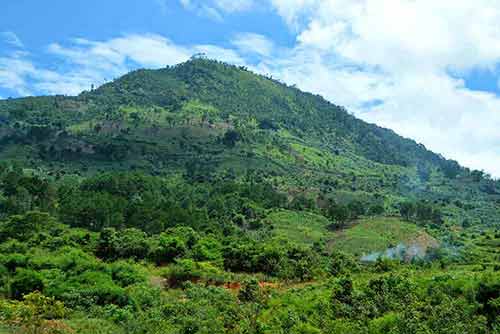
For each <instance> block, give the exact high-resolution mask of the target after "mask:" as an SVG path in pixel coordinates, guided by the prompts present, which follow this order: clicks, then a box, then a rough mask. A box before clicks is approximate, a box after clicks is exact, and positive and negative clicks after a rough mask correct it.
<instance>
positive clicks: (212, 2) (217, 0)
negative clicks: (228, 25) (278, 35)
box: [179, 0, 254, 21]
mask: <svg viewBox="0 0 500 334" xmlns="http://www.w3.org/2000/svg"><path fill="white" fill-rule="evenodd" d="M179 1H180V4H181V5H182V6H183V7H184V8H185V9H187V10H190V11H193V12H195V13H196V14H197V15H200V16H205V17H208V18H210V19H213V20H215V21H222V20H223V16H224V15H225V14H231V13H237V12H244V11H248V10H250V9H252V8H253V6H254V0H209V1H206V0H179Z"/></svg>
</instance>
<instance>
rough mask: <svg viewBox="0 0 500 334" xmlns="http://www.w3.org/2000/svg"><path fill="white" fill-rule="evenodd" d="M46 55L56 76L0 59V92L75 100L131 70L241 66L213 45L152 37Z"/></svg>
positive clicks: (21, 58)
mask: <svg viewBox="0 0 500 334" xmlns="http://www.w3.org/2000/svg"><path fill="white" fill-rule="evenodd" d="M47 51H48V53H49V54H50V55H52V56H54V57H56V58H58V59H59V63H58V66H57V68H58V70H57V71H53V70H47V69H45V68H43V67H39V66H37V65H36V64H35V62H33V61H32V60H31V59H30V57H29V55H28V54H26V53H20V52H18V53H14V54H11V55H10V56H8V57H2V58H0V87H2V88H6V89H9V90H11V91H13V92H15V93H16V94H18V95H30V94H33V93H36V94H69V95H76V94H78V93H80V92H82V91H83V90H86V89H89V88H90V86H91V85H95V86H99V85H101V84H103V83H105V82H106V81H109V80H110V79H114V78H116V77H119V76H121V75H123V74H125V73H127V72H129V71H130V70H132V69H135V68H138V67H148V68H161V67H165V66H167V65H174V64H178V63H181V62H184V61H186V60H188V59H189V58H190V57H191V56H192V55H193V54H195V53H199V52H203V53H205V54H206V55H207V56H208V57H210V58H214V59H218V60H221V61H225V62H229V63H233V64H238V65H244V64H245V61H244V60H243V58H241V57H240V56H239V55H238V53H237V52H236V51H234V50H230V49H225V48H222V47H218V46H215V45H192V46H182V45H177V44H174V43H173V42H172V41H170V40H169V39H167V38H165V37H163V36H160V35H154V34H146V35H137V34H134V35H126V36H123V37H119V38H113V39H109V40H107V41H91V40H87V39H82V38H77V39H74V40H73V41H72V43H70V44H68V45H61V44H59V43H53V44H50V45H49V46H48V47H47Z"/></svg>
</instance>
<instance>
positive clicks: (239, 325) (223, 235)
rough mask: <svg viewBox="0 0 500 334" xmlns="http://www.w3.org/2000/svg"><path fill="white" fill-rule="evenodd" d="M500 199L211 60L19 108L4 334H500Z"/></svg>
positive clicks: (11, 146)
mask: <svg viewBox="0 0 500 334" xmlns="http://www.w3.org/2000/svg"><path fill="white" fill-rule="evenodd" d="M499 210H500V184H499V182H497V181H496V180H493V179H491V178H490V177H489V176H488V175H486V174H484V173H483V172H480V171H471V170H469V169H467V168H463V167H461V166H460V165H459V164H458V163H457V162H455V161H451V160H447V159H445V158H444V157H442V156H440V155H439V154H435V153H433V152H431V151H429V150H427V149H426V148H425V147H424V146H422V145H419V144H417V143H415V142H414V141H412V140H409V139H405V138H402V137H400V136H398V135H397V134H395V133H394V132H392V131H390V130H388V129H384V128H381V127H378V126H376V125H373V124H368V123H366V122H363V121H361V120H359V119H357V118H355V117H354V116H352V115H350V114H349V113H348V112H347V111H346V110H345V109H343V108H342V107H340V106H336V105H334V104H332V103H330V102H328V101H326V100H324V99H323V98H322V97H320V96H316V95H312V94H308V93H304V92H301V91H300V90H298V89H296V88H294V87H289V86H287V85H285V84H283V83H280V82H278V81H276V80H273V79H271V78H266V77H264V76H260V75H256V74H254V73H252V72H250V71H248V70H247V69H245V68H239V67H235V66H231V65H227V64H224V63H220V62H216V61H212V60H207V59H193V60H191V61H189V62H186V63H183V64H179V65H177V66H174V67H168V68H164V69H160V70H139V71H135V72H131V73H129V74H127V75H125V76H123V77H121V78H119V79H117V80H115V81H113V82H111V83H108V84H106V85H103V86H102V87H100V88H98V89H96V90H92V91H89V92H84V93H82V94H80V95H79V96H74V97H67V96H46V97H27V98H21V99H9V100H3V101H0V333H42V332H43V333H50V334H55V333H58V334H70V333H82V334H87V333H91V334H96V333H98V334H129V333H137V334H139V333H141V334H142V333H144V334H145V333H175V334H186V333H191V334H195V333H199V334H206V333H218V334H224V333H230V334H239V333H245V334H267V333H269V334H270V333H291V334H320V333H332V334H341V333H342V334H343V333H352V334H366V333H373V334H382V333H394V334H398V333H442V334H448V333H471V334H490V333H491V334H493V333H498V332H499V329H500V317H499V314H500V306H499V305H500V302H499V300H500V274H499V273H500V266H499V265H498V261H499V260H500V255H499V251H498V247H499V245H500V230H499V223H500V212H499Z"/></svg>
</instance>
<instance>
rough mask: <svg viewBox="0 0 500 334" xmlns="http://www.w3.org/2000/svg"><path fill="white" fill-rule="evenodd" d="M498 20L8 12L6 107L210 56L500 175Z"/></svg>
mask: <svg viewBox="0 0 500 334" xmlns="http://www.w3.org/2000/svg"><path fill="white" fill-rule="evenodd" d="M498 22H500V3H498V4H497V2H496V1H492V0H476V1H474V2H471V1H470V0H441V1H439V2H436V1H433V0H432V1H431V0H419V1H418V2H416V1H412V0H141V1H137V0H106V1H102V0H99V1H98V0H86V1H67V0H51V1H50V2H47V1H39V0H3V1H2V5H1V11H0V98H7V97H20V96H27V95H42V94H68V95H72V94H78V93H79V92H81V91H82V90H84V89H88V88H89V87H90V85H92V84H94V85H100V84H102V83H104V82H106V81H109V80H111V79H113V78H116V77H118V76H120V75H122V74H124V73H126V72H127V71H130V70H132V69H135V68H139V67H148V68H160V67H163V66H165V65H172V64H176V63H179V62H182V61H185V60H187V59H189V57H190V56H191V55H192V54H194V53H197V52H204V53H207V54H208V56H209V57H211V58H216V59H219V60H223V61H227V62H230V63H234V64H240V65H245V66H248V67H249V68H251V69H252V70H254V71H256V72H258V73H264V74H271V75H273V76H274V77H276V78H278V79H280V80H282V81H285V82H287V83H289V84H296V85H297V86H298V87H299V88H301V89H303V90H306V91H310V92H313V93H318V94H321V95H323V96H324V97H325V98H327V99H329V100H331V101H332V102H334V103H337V104H340V105H343V106H345V107H346V108H347V109H348V110H349V111H350V112H352V113H354V114H355V115H357V116H358V117H361V118H363V119H365V120H366V121H369V122H374V123H377V124H379V125H382V126H385V127H389V128H391V129H393V130H395V131H396V132H398V133H399V134H401V135H404V136H406V137H410V138H413V139H415V140H417V141H418V142H421V143H423V144H425V145H426V146H427V147H428V148H430V149H432V150H434V151H436V152H440V153H442V154H444V155H445V156H446V157H449V158H453V159H456V160H458V161H459V162H461V163H462V164H464V165H466V166H469V167H471V168H476V169H484V170H486V171H488V172H490V173H492V174H493V175H495V176H500V145H499V144H500V131H498V129H500V98H499V94H500V89H499V84H498V82H499V79H500V70H499V69H500V67H499V64H500V25H499V24H498Z"/></svg>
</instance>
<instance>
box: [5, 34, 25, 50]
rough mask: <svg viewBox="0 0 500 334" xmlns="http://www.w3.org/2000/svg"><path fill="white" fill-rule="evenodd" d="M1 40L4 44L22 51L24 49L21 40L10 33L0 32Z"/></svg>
mask: <svg viewBox="0 0 500 334" xmlns="http://www.w3.org/2000/svg"><path fill="white" fill-rule="evenodd" d="M0 36H1V38H2V39H3V40H4V41H5V43H7V44H9V45H11V46H13V47H15V48H19V49H22V48H24V44H23V42H22V41H21V39H20V38H19V37H18V36H17V35H16V34H15V33H14V32H12V31H3V32H0Z"/></svg>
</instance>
